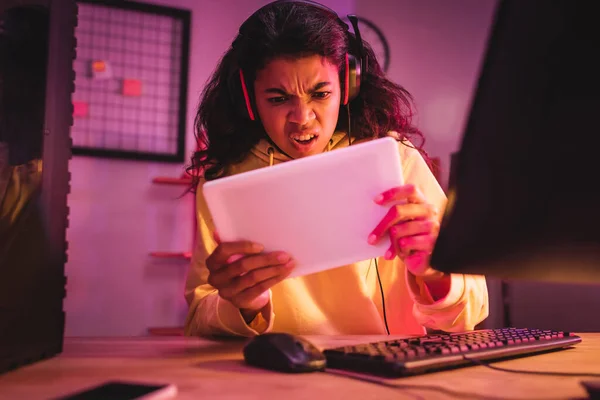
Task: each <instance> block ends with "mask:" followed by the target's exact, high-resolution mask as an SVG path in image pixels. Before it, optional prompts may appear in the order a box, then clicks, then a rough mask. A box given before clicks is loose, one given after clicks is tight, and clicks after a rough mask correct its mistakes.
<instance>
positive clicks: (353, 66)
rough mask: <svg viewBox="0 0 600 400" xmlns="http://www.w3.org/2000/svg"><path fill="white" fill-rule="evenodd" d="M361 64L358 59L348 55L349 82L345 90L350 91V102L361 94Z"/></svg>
mask: <svg viewBox="0 0 600 400" xmlns="http://www.w3.org/2000/svg"><path fill="white" fill-rule="evenodd" d="M361 73H362V71H361V64H360V61H358V59H357V58H356V57H354V56H353V55H351V54H348V74H347V76H348V81H347V82H346V84H347V86H346V87H345V88H344V90H347V91H348V102H350V101H352V100H354V99H355V98H356V97H357V96H358V93H359V92H360V80H361Z"/></svg>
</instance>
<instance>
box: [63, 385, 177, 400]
mask: <svg viewBox="0 0 600 400" xmlns="http://www.w3.org/2000/svg"><path fill="white" fill-rule="evenodd" d="M176 395H177V387H176V386H175V385H171V384H148V383H141V382H125V381H108V382H104V383H102V384H100V385H98V386H94V387H91V388H89V389H84V390H82V391H79V392H76V393H72V394H69V395H67V396H65V397H58V398H56V399H55V400H101V399H102V400H164V399H172V398H174V397H175V396H176Z"/></svg>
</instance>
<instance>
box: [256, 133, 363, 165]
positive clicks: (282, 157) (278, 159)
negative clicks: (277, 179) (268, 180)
mask: <svg viewBox="0 0 600 400" xmlns="http://www.w3.org/2000/svg"><path fill="white" fill-rule="evenodd" d="M353 142H354V140H353ZM347 146H348V136H347V135H346V133H345V132H334V134H333V135H332V136H331V140H330V141H329V146H327V149H326V151H330V150H333V149H335V148H340V147H347ZM251 152H252V154H253V155H254V156H256V157H257V158H259V159H260V160H261V161H263V162H264V163H265V164H266V165H268V166H271V165H274V164H279V163H282V162H285V161H289V160H292V159H293V158H291V157H290V156H288V155H287V154H284V153H282V152H281V151H280V150H279V149H278V148H277V146H275V145H274V144H273V143H271V142H270V141H268V140H267V139H261V140H260V142H258V144H257V145H256V146H254V148H252V150H251Z"/></svg>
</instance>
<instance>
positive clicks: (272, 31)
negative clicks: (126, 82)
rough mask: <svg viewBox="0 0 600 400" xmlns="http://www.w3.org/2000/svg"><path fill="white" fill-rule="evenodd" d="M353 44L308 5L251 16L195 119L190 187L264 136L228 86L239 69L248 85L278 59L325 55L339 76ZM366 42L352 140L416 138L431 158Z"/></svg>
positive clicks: (332, 19)
mask: <svg viewBox="0 0 600 400" xmlns="http://www.w3.org/2000/svg"><path fill="white" fill-rule="evenodd" d="M356 43H357V41H356V40H355V36H354V34H353V33H352V32H349V30H348V26H347V25H346V24H345V23H344V22H342V21H341V20H340V19H339V18H338V17H337V16H336V15H334V14H332V12H328V11H327V10H326V9H321V8H320V7H315V6H313V5H310V4H306V3H303V2H289V1H286V2H274V3H271V4H269V5H267V6H265V7H263V8H261V9H260V10H259V11H257V12H256V13H255V14H254V15H253V16H251V17H250V18H249V19H248V20H247V21H246V22H245V23H244V24H243V25H242V26H241V28H240V32H239V34H238V35H237V37H236V38H235V40H234V41H233V43H232V46H231V47H230V48H229V50H228V51H227V52H226V53H225V54H224V55H223V57H222V58H221V60H220V62H219V64H218V65H217V67H216V69H215V71H214V73H213V75H212V77H211V78H210V80H209V81H208V83H207V85H206V87H205V88H204V90H203V92H202V96H201V101H200V105H199V107H198V112H197V114H196V118H195V133H196V138H197V140H198V144H199V150H198V151H196V152H195V153H194V155H193V156H192V162H191V165H190V166H189V167H188V168H187V170H188V173H189V174H190V175H191V176H192V178H193V183H192V185H193V186H192V190H193V189H194V188H195V186H196V185H197V183H198V182H197V181H198V179H199V177H200V174H201V173H203V174H204V177H205V179H206V180H212V179H216V178H219V177H220V176H222V175H223V173H224V172H225V169H226V168H227V167H228V166H229V165H232V164H235V163H238V162H241V161H242V160H243V159H244V158H245V157H246V156H247V155H248V153H249V152H250V150H251V149H252V147H254V146H255V145H256V144H257V143H258V142H259V141H260V139H261V138H265V137H266V136H267V134H266V132H265V131H264V129H263V127H262V124H261V123H260V121H259V120H258V119H257V120H256V121H252V120H250V119H248V118H244V116H242V115H240V113H237V112H236V111H235V110H236V107H238V105H237V104H236V101H235V99H234V98H233V96H231V95H230V90H229V88H230V86H229V82H231V79H232V77H233V78H235V74H236V73H239V69H240V68H241V69H242V70H243V71H244V76H245V81H246V82H254V79H255V77H256V72H257V71H259V70H260V69H261V68H263V67H264V66H265V65H266V64H267V63H268V62H269V61H270V60H272V59H274V58H278V57H296V58H299V57H304V56H311V55H320V56H324V57H326V58H327V59H328V60H329V62H331V63H332V64H334V65H337V66H338V70H339V71H340V77H342V74H343V73H344V68H345V55H346V53H350V54H355V55H357V54H358V49H357V45H356ZM363 43H364V44H363V46H364V54H365V55H366V58H367V60H368V63H367V66H366V72H365V71H363V75H362V80H361V86H360V92H359V94H358V96H357V97H356V98H355V99H354V100H353V101H352V102H351V103H350V106H349V108H350V115H351V116H352V118H351V122H350V123H351V126H350V128H351V132H352V137H353V138H355V139H364V138H375V137H383V136H386V135H387V134H388V132H389V131H396V132H398V133H399V134H400V138H399V140H400V141H405V140H409V139H410V140H411V142H412V141H413V140H412V139H413V138H414V137H417V138H418V139H419V143H418V144H415V146H416V148H417V149H418V150H420V151H421V152H422V154H424V155H425V159H426V160H428V158H427V157H426V154H425V153H424V151H423V150H422V147H423V143H424V137H423V135H422V133H421V132H420V131H419V130H418V129H416V128H415V127H414V126H412V125H411V117H412V115H413V112H412V110H413V108H412V97H411V95H410V93H409V92H408V91H407V90H405V89H404V88H403V87H402V86H400V85H397V84H395V83H393V82H391V81H390V80H389V79H387V78H386V76H385V74H384V72H383V70H382V68H381V67H380V65H379V63H378V62H377V59H376V57H375V54H374V52H373V50H372V48H371V46H370V45H369V44H368V43H366V42H363ZM247 89H248V92H249V94H250V98H251V99H253V98H254V96H253V94H254V93H253V85H252V84H248V85H247ZM240 96H241V94H240ZM347 129H348V111H347V109H346V106H342V105H340V115H339V119H338V124H337V127H336V130H340V131H345V132H347ZM407 145H408V144H407ZM200 171H202V172H200Z"/></svg>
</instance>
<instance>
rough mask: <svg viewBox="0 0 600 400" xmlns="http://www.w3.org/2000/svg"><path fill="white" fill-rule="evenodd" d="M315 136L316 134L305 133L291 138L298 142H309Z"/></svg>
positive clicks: (313, 139)
mask: <svg viewBox="0 0 600 400" xmlns="http://www.w3.org/2000/svg"><path fill="white" fill-rule="evenodd" d="M317 138H318V136H317V135H314V134H305V135H298V136H293V137H292V139H293V140H294V141H295V142H296V143H299V144H309V143H311V142H314V141H315V140H317Z"/></svg>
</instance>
